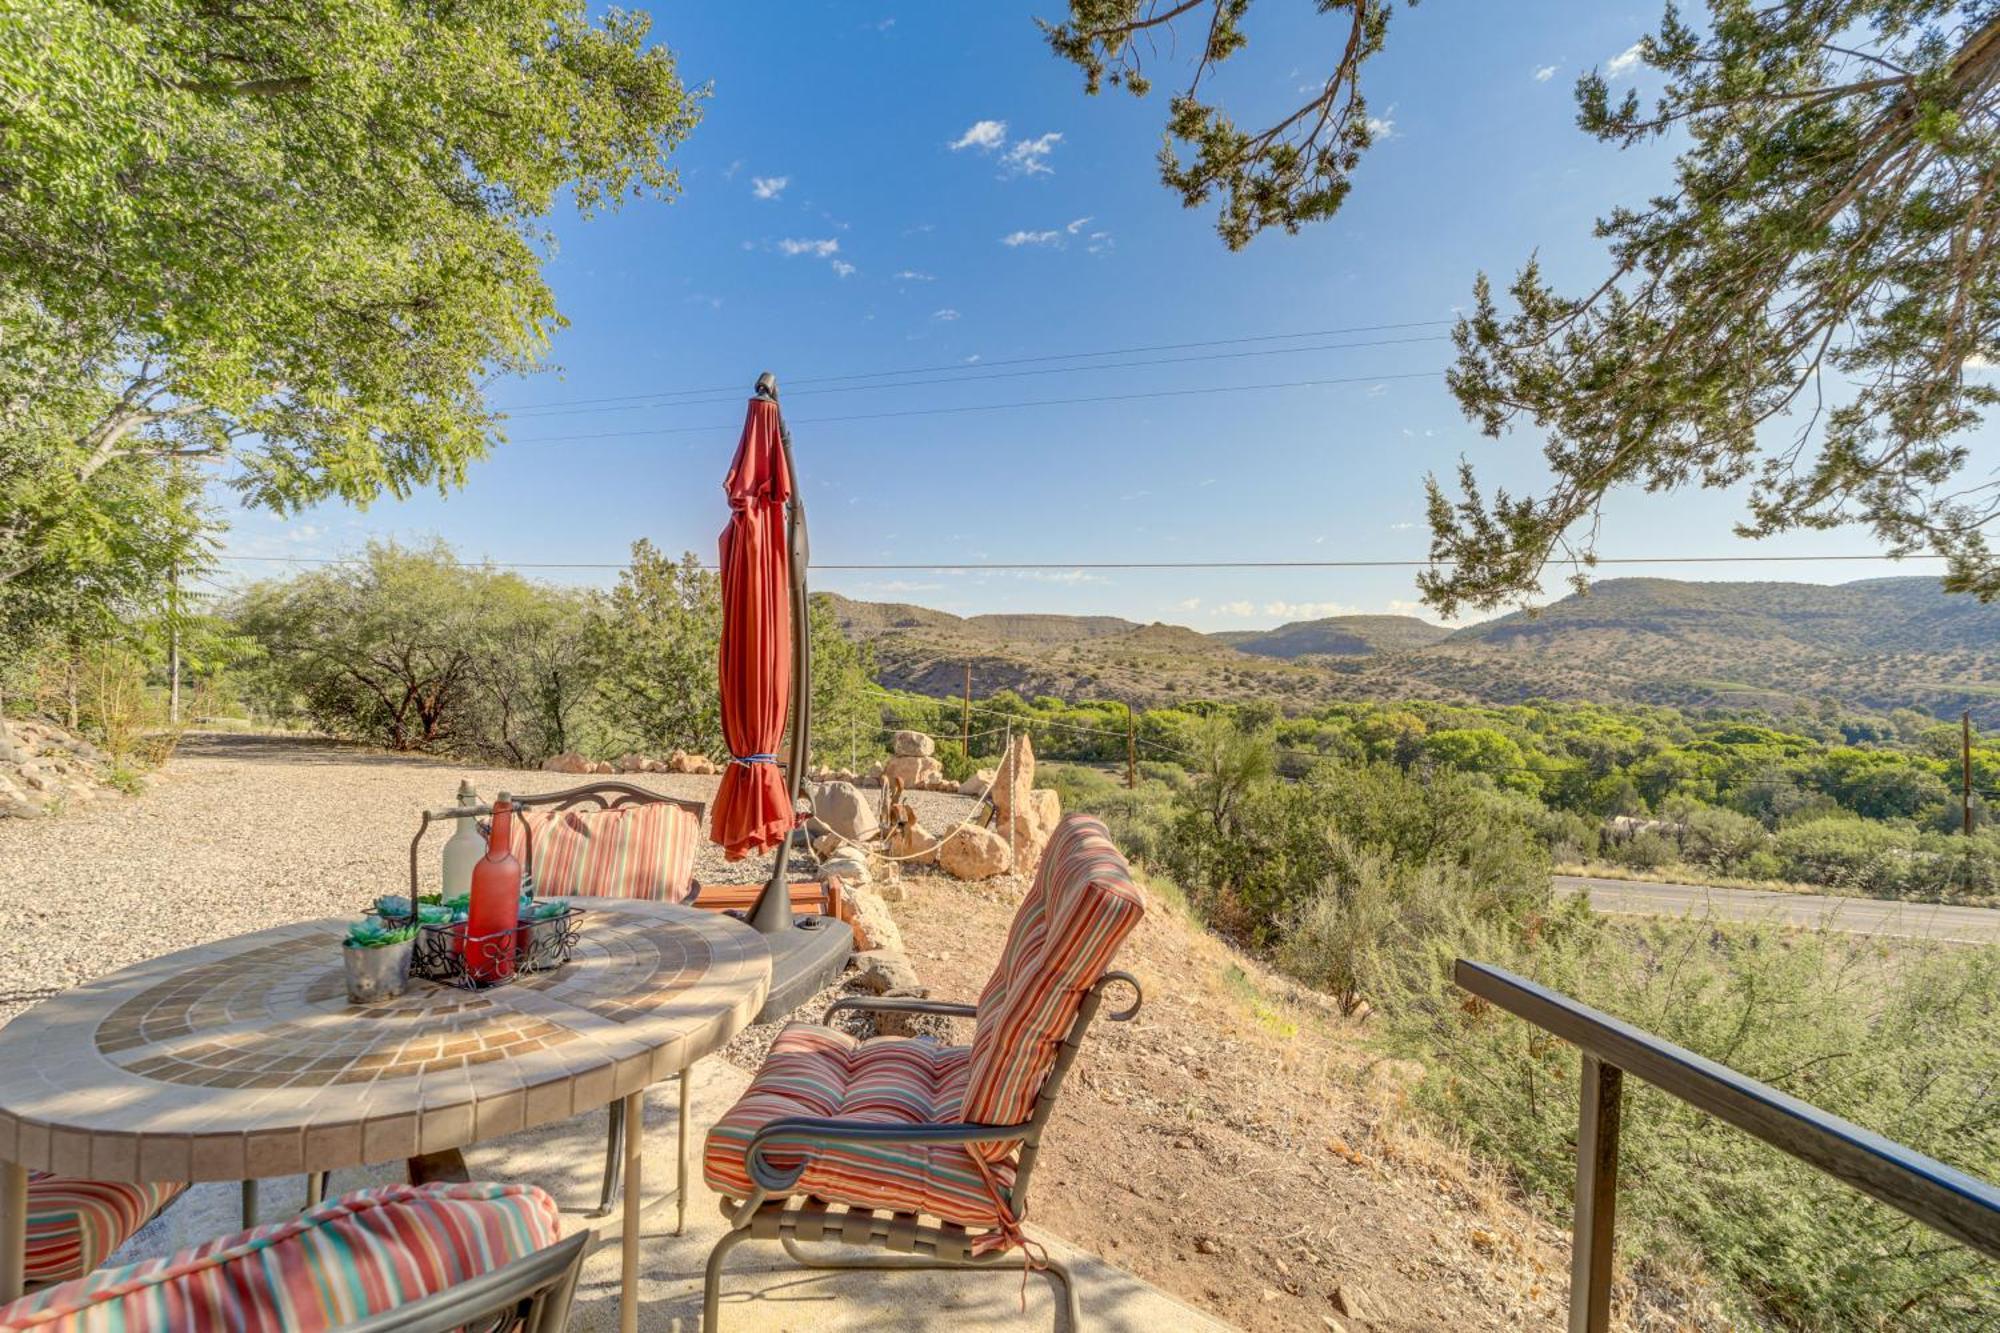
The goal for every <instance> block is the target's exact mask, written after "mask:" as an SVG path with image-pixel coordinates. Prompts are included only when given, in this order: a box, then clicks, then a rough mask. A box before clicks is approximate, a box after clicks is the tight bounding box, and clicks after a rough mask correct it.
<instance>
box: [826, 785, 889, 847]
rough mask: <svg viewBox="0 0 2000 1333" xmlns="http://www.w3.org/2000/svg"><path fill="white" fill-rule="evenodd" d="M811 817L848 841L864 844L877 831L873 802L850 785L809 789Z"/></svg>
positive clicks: (880, 825) (879, 825) (878, 831)
mask: <svg viewBox="0 0 2000 1333" xmlns="http://www.w3.org/2000/svg"><path fill="white" fill-rule="evenodd" d="M812 808H813V815H814V817H815V818H817V819H818V820H819V821H820V823H822V824H825V825H826V826H827V827H828V828H829V829H831V830H833V831H834V832H835V833H838V834H839V835H840V836H841V837H843V838H846V839H847V840H848V841H849V842H868V841H869V840H871V839H872V838H874V837H875V836H876V835H877V834H878V833H880V832H881V828H882V824H881V821H880V820H879V819H877V818H876V817H875V803H874V802H873V801H871V800H869V799H868V798H867V797H866V796H864V795H862V794H861V789H860V788H859V787H857V786H855V785H854V784H853V783H851V782H823V783H821V784H820V785H819V786H817V787H814V788H813V789H812Z"/></svg>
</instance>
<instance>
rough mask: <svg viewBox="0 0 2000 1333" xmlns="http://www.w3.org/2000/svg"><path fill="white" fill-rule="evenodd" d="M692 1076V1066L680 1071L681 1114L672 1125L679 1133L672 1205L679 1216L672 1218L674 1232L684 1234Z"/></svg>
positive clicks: (686, 1222)
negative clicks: (677, 1163)
mask: <svg viewBox="0 0 2000 1333" xmlns="http://www.w3.org/2000/svg"><path fill="white" fill-rule="evenodd" d="M693 1076H694V1070H693V1069H692V1068H688V1069H683V1070H682V1071H681V1114H680V1123H679V1124H678V1125H676V1126H674V1128H675V1131H676V1132H677V1133H679V1135H680V1150H681V1163H680V1182H679V1184H677V1185H676V1186H675V1187H674V1207H675V1208H676V1209H677V1210H678V1212H679V1216H677V1217H676V1218H675V1219H674V1234H675V1235H676V1236H685V1235H686V1234H687V1229H688V1079H690V1078H691V1077H693Z"/></svg>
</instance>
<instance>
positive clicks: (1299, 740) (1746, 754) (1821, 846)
mask: <svg viewBox="0 0 2000 1333" xmlns="http://www.w3.org/2000/svg"><path fill="white" fill-rule="evenodd" d="M883 712H884V719H885V721H884V725H885V726H888V727H893V726H912V727H916V728H918V729H921V730H925V731H929V732H933V733H937V734H941V735H944V736H946V737H952V736H955V734H956V733H957V731H958V728H959V723H960V702H959V701H957V700H951V699H943V700H940V699H933V698H928V697H923V696H918V695H913V694H903V695H897V696H890V697H889V698H888V699H887V700H886V701H885V703H884V708H883ZM973 717H974V718H975V719H976V722H975V728H974V729H975V731H977V732H979V733H981V734H980V735H979V737H978V738H977V739H975V740H974V742H973V745H972V756H971V758H970V759H969V760H966V759H961V758H960V757H959V756H958V755H957V753H956V751H957V746H956V744H955V743H948V744H947V746H946V749H947V751H948V752H949V754H948V757H949V758H950V760H951V762H952V765H953V767H954V770H955V771H956V772H958V773H963V772H965V771H970V769H971V768H972V767H973V766H974V765H976V764H977V763H979V762H982V761H983V760H985V759H986V758H988V757H990V756H993V755H997V754H998V753H999V749H1000V746H1001V745H1002V744H1003V741H1004V736H1003V735H1002V734H1001V733H999V732H997V731H996V730H995V729H996V728H1008V729H1011V730H1012V731H1013V732H1015V733H1021V732H1025V733H1026V734H1028V735H1030V736H1031V737H1033V739H1034V743H1035V747H1036V751H1037V753H1039V754H1041V755H1043V756H1045V757H1048V758H1052V759H1058V760H1068V761H1072V762H1077V763H1084V764H1096V765H1105V766H1110V767H1112V768H1114V769H1118V770H1122V768H1123V766H1124V765H1125V763H1126V760H1127V756H1128V739H1129V747H1130V750H1131V751H1133V752H1135V753H1136V755H1137V757H1138V758H1139V759H1140V760H1141V761H1143V762H1144V763H1145V764H1146V765H1147V766H1148V771H1151V772H1156V773H1157V772H1161V771H1168V770H1172V771H1178V772H1181V773H1183V774H1184V773H1186V772H1188V771H1190V770H1192V769H1195V768H1198V767H1199V765H1200V763H1201V761H1202V759H1201V757H1202V754H1203V748H1202V747H1203V745H1204V744H1205V743H1206V742H1205V741H1204V737H1205V736H1206V735H1207V730H1206V729H1207V728H1210V727H1211V726H1212V725H1214V723H1215V721H1216V719H1224V720H1228V721H1230V722H1231V724H1232V725H1235V726H1238V727H1240V728H1242V729H1244V730H1246V731H1247V732H1249V733H1253V734H1255V735H1257V736H1260V737H1262V738H1264V743H1265V744H1266V745H1267V747H1268V751H1269V753H1268V755H1267V758H1268V761H1269V763H1270V767H1271V770H1272V772H1273V774H1274V775H1275V776H1277V777H1279V778H1283V779H1290V780H1309V779H1311V778H1312V777H1313V775H1314V774H1315V773H1319V772H1322V771H1332V772H1348V771H1352V770H1353V769H1355V768H1357V767H1363V766H1367V765H1371V764H1386V765H1389V766H1391V767H1393V768H1394V769H1396V770H1397V771H1398V772H1403V773H1408V774H1413V775H1416V776H1418V777H1420V778H1421V777H1424V776H1425V775H1430V774H1438V773H1451V774H1455V775H1461V776H1464V777H1467V778H1470V779H1473V780H1475V781H1477V782H1480V783H1482V784H1484V785H1486V786H1488V787H1490V788H1492V789H1493V790H1494V791H1496V792H1500V793H1504V794H1506V796H1507V797H1508V798H1509V799H1511V800H1515V801H1517V802H1518V803H1519V804H1520V805H1521V807H1522V808H1523V809H1524V810H1526V811H1528V812H1529V814H1530V815H1531V816H1532V824H1533V828H1534V830H1535V836H1536V839H1537V841H1538V843H1539V845H1540V847H1541V849H1542V851H1543V852H1544V853H1545V854H1546V855H1547V856H1549V857H1551V858H1552V859H1554V860H1555V861H1559V862H1563V863H1584V864H1592V863H1596V864H1603V865H1607V866H1613V867H1625V868H1629V869H1634V870H1645V871H1676V872H1678V873H1681V874H1683V875H1685V876H1686V877H1687V878H1689V879H1692V880H1703V879H1714V878H1717V877H1723V878H1728V879H1732V880H1736V879H1741V880H1765V881H1777V882H1784V883H1792V884H1804V885H1813V886H1817V887H1821V888H1824V889H1827V890H1831V891H1837V892H1843V893H1854V894H1862V895H1867V896H1872V897H1881V898H1899V899H1912V900H1933V901H1947V902H1968V903H1985V902H1990V901H2000V825H1996V824H1995V822H1994V813H1993V804H1994V802H1995V801H1996V800H2000V744H1996V743H1995V742H1993V741H1992V740H1981V741H1980V743H1978V744H1977V745H1975V746H1974V748H1973V751H1972V780H1973V787H1974V789H1975V792H1976V793H1978V794H1976V795H1975V797H1974V802H1973V817H1974V821H1975V826H1976V828H1977V830H1978V831H1977V835H1976V836H1974V837H1972V838H1965V837H1963V836H1959V834H1958V832H1957V830H1958V829H1959V826H1960V821H1961V815H1962V811H1961V808H1960V802H1959V786H1960V773H1961V766H1960V762H1959V741H1960V737H1959V728H1958V727H1957V726H1956V725H1953V724H1949V723H1944V722H1940V721H1938V720H1937V719H1935V718H1932V717H1930V716H1928V715H1926V714H1922V713H1918V712H1915V711H1913V710H1903V711H1900V712H1897V713H1894V714H1889V715H1875V714H1864V713H1843V712H1841V711H1839V710H1837V709H1831V708H1829V709H1826V710H1823V711H1820V712H1816V713H1810V714H1794V715H1789V716H1785V717H1783V718H1779V717H1774V716H1772V715H1769V714H1761V713H1724V712H1718V713H1714V714H1710V715H1696V714H1689V713H1684V712H1681V711H1680V710H1677V709H1673V708H1666V707H1659V706H1652V707H1647V706H1636V705H1625V706H1616V705H1603V704H1570V703H1552V702H1546V701H1545V702H1541V703H1536V704H1521V705H1509V706H1488V705H1468V704H1451V703H1440V702H1435V701H1425V700H1405V701H1401V702H1397V703H1373V702H1358V703H1340V704H1330V705H1327V706H1325V707H1322V708H1319V709H1316V710H1313V711H1311V712H1309V713H1304V714H1300V715H1296V716H1291V717H1285V716H1282V715H1280V714H1279V713H1278V711H1277V709H1276V708H1275V707H1274V706H1273V705H1272V704H1270V703H1269V702H1264V703H1257V704H1229V703H1221V702H1195V703H1189V704H1186V705H1183V706H1180V707H1175V708H1148V709H1140V710H1135V711H1133V712H1132V714H1131V715H1130V722H1129V724H1128V715H1127V711H1126V706H1125V705H1124V704H1122V703H1119V702H1117V701H1102V700H1101V701H1082V702H1076V703H1070V702H1066V701H1064V700H1061V699H1057V698H1054V697H1051V696H1044V697H1041V698H1036V699H1032V700H1029V699H1023V698H1022V697H1021V696H1019V695H1016V694H1013V693H1011V692H1002V693H1000V694H997V695H993V696H990V697H987V698H984V699H981V700H978V701H977V702H975V703H974V705H973ZM1128 725H1129V736H1128Z"/></svg>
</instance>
